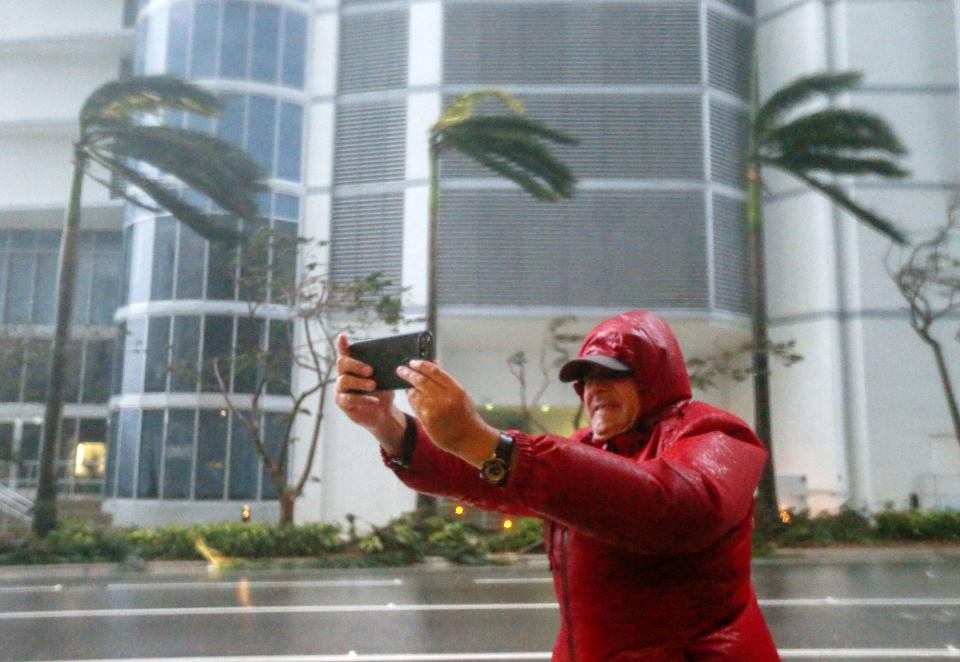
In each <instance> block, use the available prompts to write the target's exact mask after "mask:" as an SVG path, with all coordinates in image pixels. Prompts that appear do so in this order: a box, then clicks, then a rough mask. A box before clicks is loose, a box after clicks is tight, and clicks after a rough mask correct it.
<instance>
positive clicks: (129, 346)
mask: <svg viewBox="0 0 960 662" xmlns="http://www.w3.org/2000/svg"><path fill="white" fill-rule="evenodd" d="M146 336H147V320H146V318H143V317H141V318H139V319H132V320H128V321H127V336H126V338H125V339H124V343H123V390H122V392H123V393H141V392H142V391H143V366H144V362H145V358H146V351H145V350H146V339H147V338H146Z"/></svg>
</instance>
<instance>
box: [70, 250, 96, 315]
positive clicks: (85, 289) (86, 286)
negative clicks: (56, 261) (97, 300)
mask: <svg viewBox="0 0 960 662" xmlns="http://www.w3.org/2000/svg"><path fill="white" fill-rule="evenodd" d="M93 260H94V254H93V253H81V254H80V255H78V256H77V275H76V280H74V282H73V321H74V322H75V323H77V324H87V323H88V322H89V321H90V292H91V290H92V289H93ZM97 296H102V293H100V292H98V293H97Z"/></svg>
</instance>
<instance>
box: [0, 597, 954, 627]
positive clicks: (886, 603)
mask: <svg viewBox="0 0 960 662" xmlns="http://www.w3.org/2000/svg"><path fill="white" fill-rule="evenodd" d="M760 605H761V606H765V607H960V598H890V599H882V598H830V597H827V598H794V599H782V600H780V599H778V600H761V601H760ZM556 608H557V603H556V602H493V603H483V602H478V603H448V604H399V605H398V604H395V603H393V602H388V603H387V604H361V605H263V606H257V607H228V606H220V607H142V608H137V609H63V610H44V611H7V612H2V613H0V621H10V620H29V619H42V618H120V617H130V616H216V615H232V614H331V613H357V612H361V613H362V612H371V613H372V612H383V611H410V612H414V611H492V610H497V611H510V610H529V609H556Z"/></svg>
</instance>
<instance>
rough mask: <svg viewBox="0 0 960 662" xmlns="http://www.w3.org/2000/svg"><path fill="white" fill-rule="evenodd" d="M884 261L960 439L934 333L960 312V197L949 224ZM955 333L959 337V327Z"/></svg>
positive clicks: (959, 413) (958, 411) (959, 412)
mask: <svg viewBox="0 0 960 662" xmlns="http://www.w3.org/2000/svg"><path fill="white" fill-rule="evenodd" d="M885 263H886V268H887V273H888V274H889V275H890V278H892V279H893V282H894V284H895V285H896V286H897V289H898V290H899V291H900V294H901V295H902V296H903V298H904V300H906V302H907V311H908V312H909V313H910V326H911V327H913V330H914V331H916V333H917V335H918V336H920V339H921V340H922V341H923V342H924V343H926V344H927V346H928V347H930V350H931V351H932V352H933V358H934V360H935V361H936V363H937V371H938V372H939V374H940V383H941V385H942V386H943V393H944V395H945V396H946V399H947V407H948V408H949V410H950V418H951V420H952V421H953V432H954V435H955V436H956V437H957V443H960V408H958V407H957V396H956V393H955V391H954V389H953V383H952V382H951V379H950V372H949V370H948V369H947V362H946V359H945V358H944V355H943V347H942V346H941V344H940V341H939V340H937V339H936V338H935V337H934V334H933V325H934V324H935V323H936V322H938V321H940V320H942V319H944V318H946V317H948V316H950V315H952V314H954V313H957V312H960V198H958V199H956V200H954V202H953V204H951V206H950V209H949V212H948V215H947V223H946V225H944V226H943V227H941V228H939V229H938V230H937V231H936V232H935V233H934V234H933V235H932V236H931V237H930V238H929V239H927V240H926V241H923V242H920V243H918V244H916V245H914V246H912V247H911V248H909V249H902V250H900V251H898V252H897V254H895V253H894V250H893V247H891V250H890V251H889V252H888V253H887V257H886V261H885ZM955 337H956V339H957V340H958V341H960V331H958V333H957V335H956V336H955Z"/></svg>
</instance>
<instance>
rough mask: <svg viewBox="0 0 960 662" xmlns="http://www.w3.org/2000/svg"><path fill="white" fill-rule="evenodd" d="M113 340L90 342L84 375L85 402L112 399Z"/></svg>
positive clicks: (88, 342) (99, 401) (88, 343)
mask: <svg viewBox="0 0 960 662" xmlns="http://www.w3.org/2000/svg"><path fill="white" fill-rule="evenodd" d="M113 343H114V341H113V340H109V339H105V340H88V341H87V356H86V365H85V366H84V373H83V401H84V402H90V403H93V402H96V403H101V402H106V401H107V400H109V399H110V357H111V354H112V353H113Z"/></svg>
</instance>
